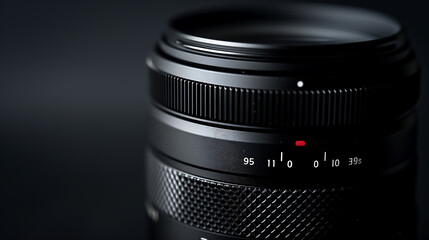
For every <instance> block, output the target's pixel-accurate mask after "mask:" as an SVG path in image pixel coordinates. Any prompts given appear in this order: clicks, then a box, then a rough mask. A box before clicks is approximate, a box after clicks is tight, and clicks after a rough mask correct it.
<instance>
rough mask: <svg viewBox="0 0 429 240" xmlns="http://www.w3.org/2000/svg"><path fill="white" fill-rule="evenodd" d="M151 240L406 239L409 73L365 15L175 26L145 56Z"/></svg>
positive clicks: (225, 17)
mask: <svg viewBox="0 0 429 240" xmlns="http://www.w3.org/2000/svg"><path fill="white" fill-rule="evenodd" d="M147 64H148V67H149V71H150V92H151V97H152V100H153V101H152V104H151V105H152V106H151V110H150V115H151V121H150V128H149V130H150V141H149V143H150V144H149V145H148V147H147V150H146V160H145V162H146V171H147V173H146V178H147V184H146V185H147V189H146V192H147V201H146V208H147V212H148V216H149V217H150V221H149V222H150V225H151V226H150V229H151V238H152V239H165V240H170V239H177V238H178V239H201V240H202V239H210V240H212V239H219V240H223V239H344V238H347V239H364V238H365V239H367V238H374V237H376V238H390V239H413V238H415V206H414V185H415V184H414V177H415V167H416V166H415V162H416V159H417V156H416V151H415V146H416V131H417V127H416V117H415V115H416V113H415V105H416V103H417V100H418V95H419V94H418V93H419V92H418V87H419V68H418V65H417V62H416V59H415V56H414V53H413V52H412V50H411V48H410V45H409V42H408V40H407V39H406V36H405V34H404V31H403V28H402V27H401V25H400V24H399V23H398V22H396V21H395V20H393V19H392V18H390V17H388V16H386V15H383V14H381V13H377V12H373V11H370V10H364V9H358V8H352V7H342V6H336V5H326V4H291V3H290V4H282V5H275V6H270V7H266V6H255V7H247V8H244V9H243V8H241V9H238V8H225V9H218V10H210V11H201V12H197V13H192V14H188V15H183V16H181V17H178V18H176V19H174V20H173V21H172V22H171V24H170V28H169V29H168V31H166V32H165V34H164V35H163V36H162V38H161V40H160V41H159V42H158V44H157V45H156V48H155V50H154V52H153V53H152V54H151V55H150V56H149V58H148V60H147Z"/></svg>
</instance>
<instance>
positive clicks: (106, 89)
mask: <svg viewBox="0 0 429 240" xmlns="http://www.w3.org/2000/svg"><path fill="white" fill-rule="evenodd" d="M220 2H222V1H210V2H209V1H192V0H184V1H166V0H164V1H152V0H148V1H140V2H137V1H121V2H116V1H115V2H114V1H103V2H87V1H66V2H64V1H61V2H58V1H37V2H34V1H19V2H17V1H1V2H0V19H1V23H0V29H1V32H0V62H1V64H0V142H1V145H0V162H1V164H0V165H1V168H0V169H1V170H0V172H1V184H0V185H1V197H0V203H1V207H0V211H1V214H0V216H1V217H0V218H1V221H2V225H1V227H0V238H1V239H41V238H43V239H144V234H145V233H146V231H147V229H146V227H145V226H146V225H145V223H144V216H145V215H144V205H143V204H142V202H143V191H142V187H143V185H144V182H143V176H142V174H141V173H142V169H141V168H142V162H141V159H142V156H143V148H142V145H143V144H144V143H143V139H142V136H144V135H145V132H146V130H145V129H144V126H145V124H144V119H145V116H146V114H147V113H146V111H147V109H146V108H145V106H146V102H147V98H146V96H147V94H148V93H147V92H148V89H147V83H148V78H147V71H146V67H145V57H146V56H147V54H148V53H149V52H150V51H151V49H152V47H153V45H154V44H155V42H156V40H157V39H158V37H159V35H160V34H161V31H162V30H163V27H164V26H166V24H167V19H169V18H170V17H171V16H173V15H176V14H177V13H179V12H183V11H184V10H188V9H189V8H195V7H198V6H207V5H216V4H218V3H220ZM223 2H225V1H223ZM226 2H230V1H226ZM235 2H236V3H235V4H238V5H243V4H244V5H245V4H246V3H247V1H238V2H237V1H235ZM330 2H339V3H348V4H355V5H359V6H365V7H370V8H374V9H376V10H379V11H383V12H386V13H389V14H391V15H393V16H395V17H397V18H399V20H400V21H401V22H402V23H404V24H405V26H406V30H407V34H408V36H409V37H410V39H411V41H412V43H413V47H414V49H415V52H416V54H417V56H418V57H419V60H420V63H421V66H422V69H423V71H422V74H423V77H422V80H423V81H422V85H421V93H422V95H421V101H420V104H419V110H420V114H419V120H420V121H419V122H420V126H419V140H420V141H419V149H420V159H419V168H418V170H419V174H418V179H419V182H418V200H419V202H420V203H421V204H420V210H419V219H420V223H419V226H420V228H419V229H420V239H429V232H428V231H429V229H428V228H427V226H428V225H429V221H428V220H429V212H428V210H429V209H428V205H427V204H426V203H427V202H429V195H428V189H429V187H428V178H427V176H428V174H427V173H428V171H429V162H428V161H427V159H428V158H429V152H428V150H429V149H428V148H427V145H428V143H429V128H428V125H427V122H429V112H428V111H429V106H428V103H429V99H428V94H427V93H428V90H429V88H428V87H429V85H428V84H427V81H426V80H427V77H428V75H427V69H428V68H429V46H428V44H427V43H428V42H429V34H428V31H427V24H426V23H427V22H428V21H429V18H428V17H429V15H428V14H427V9H429V5H428V3H429V2H428V1H425V0H410V1H390V0H373V1H368V0H350V1H341V0H336V1H330Z"/></svg>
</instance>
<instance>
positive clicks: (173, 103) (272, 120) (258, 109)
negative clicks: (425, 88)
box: [151, 70, 417, 128]
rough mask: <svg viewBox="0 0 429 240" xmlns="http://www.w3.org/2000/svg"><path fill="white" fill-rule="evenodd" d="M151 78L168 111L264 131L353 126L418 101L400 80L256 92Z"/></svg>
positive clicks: (173, 78) (165, 76) (160, 75)
mask: <svg viewBox="0 0 429 240" xmlns="http://www.w3.org/2000/svg"><path fill="white" fill-rule="evenodd" d="M151 74H152V76H151V92H152V95H153V97H154V98H155V99H156V100H157V101H158V103H160V104H161V105H163V106H164V107H166V108H168V109H171V110H173V111H176V112H179V113H181V114H185V115H188V116H191V117H196V118H200V119H205V120H211V121H216V122H224V123H231V124H239V125H247V126H258V127H269V128H284V127H286V128H287V127H337V126H356V125H359V124H364V123H366V122H368V120H376V119H379V120H381V119H384V118H386V117H388V116H389V117H393V116H394V115H395V114H396V113H398V112H401V111H403V109H404V108H405V107H410V105H411V104H412V103H413V102H415V98H416V97H417V94H413V93H411V92H403V89H404V88H402V89H401V85H402V84H401V83H399V82H396V83H392V84H384V85H381V86H376V87H359V88H342V89H322V90H259V89H245V88H236V87H225V86H220V85H214V84H207V83H203V82H197V81H192V80H188V79H183V78H180V77H177V76H173V75H170V74H167V73H162V72H156V71H154V70H151ZM407 84H409V83H407ZM405 89H414V88H409V87H408V88H405ZM395 95H396V96H403V97H404V98H400V99H399V98H398V97H394V96H395ZM398 100H400V102H399V101H398ZM383 101H389V102H388V103H384V102H383ZM396 101H398V102H396ZM385 104H387V105H385ZM392 105H393V106H395V108H391V107H389V106H392ZM392 115H393V116H392Z"/></svg>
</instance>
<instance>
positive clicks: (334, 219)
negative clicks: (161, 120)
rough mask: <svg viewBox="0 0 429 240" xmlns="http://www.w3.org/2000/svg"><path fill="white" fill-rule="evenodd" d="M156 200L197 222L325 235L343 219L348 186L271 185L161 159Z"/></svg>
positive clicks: (284, 235) (257, 231) (278, 234)
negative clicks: (230, 180)
mask: <svg viewBox="0 0 429 240" xmlns="http://www.w3.org/2000/svg"><path fill="white" fill-rule="evenodd" d="M155 165H156V166H155V167H154V168H151V171H150V172H149V174H150V176H149V178H148V179H149V180H150V181H149V183H148V184H149V185H148V186H149V189H150V194H149V195H150V197H151V200H152V202H153V204H154V205H155V206H156V207H157V208H158V209H160V210H161V211H162V212H163V213H165V214H167V215H168V216H169V217H171V218H173V219H175V220H176V221H179V222H181V223H184V224H186V225H190V226H193V227H196V228H200V229H204V230H207V231H211V232H215V233H219V234H225V235H229V236H235V237H245V238H250V239H320V238H321V237H323V236H326V235H328V234H330V233H331V230H332V229H334V228H335V227H336V225H337V224H338V222H339V220H340V215H339V214H340V212H341V210H342V209H341V208H342V204H343V195H344V194H345V193H346V192H347V190H346V189H345V188H342V187H338V188H334V187H331V188H329V187H328V188H314V189H311V188H307V189H299V188H298V189H269V188H259V187H251V186H242V185H234V184H227V183H221V182H216V181H211V180H207V179H203V178H199V177H196V176H193V175H189V174H186V173H184V172H181V171H178V170H176V169H173V168H170V167H168V166H166V165H163V164H161V163H159V162H158V163H156V164H155Z"/></svg>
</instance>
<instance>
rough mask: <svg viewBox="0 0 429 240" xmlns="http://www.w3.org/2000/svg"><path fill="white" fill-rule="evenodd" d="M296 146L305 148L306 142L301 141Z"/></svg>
mask: <svg viewBox="0 0 429 240" xmlns="http://www.w3.org/2000/svg"><path fill="white" fill-rule="evenodd" d="M295 146H297V147H304V146H305V141H302V140H299V141H296V142H295Z"/></svg>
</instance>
